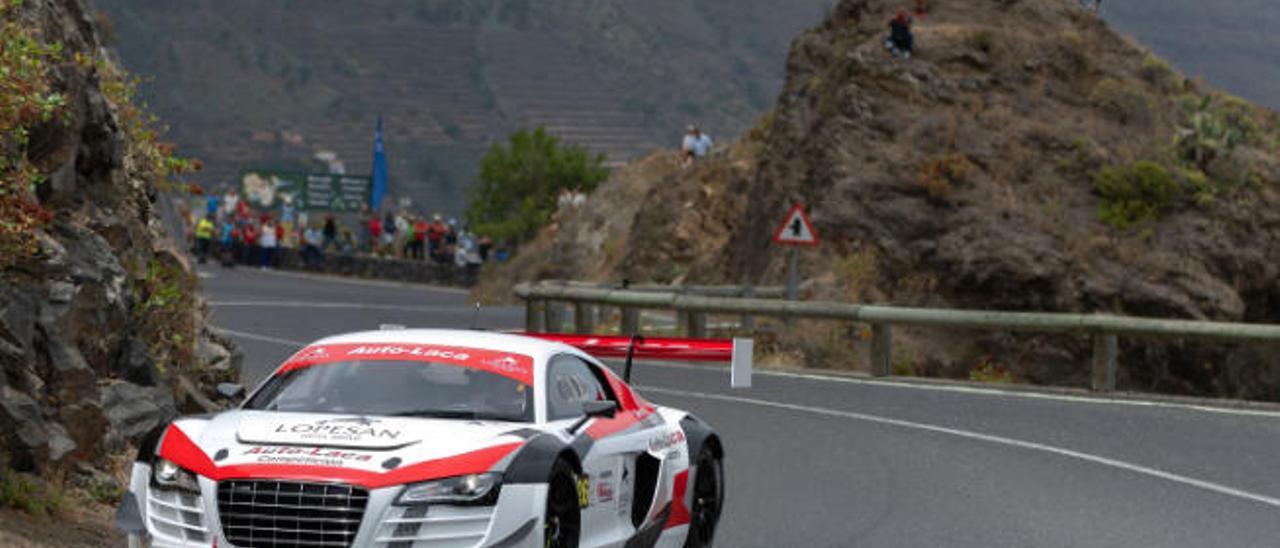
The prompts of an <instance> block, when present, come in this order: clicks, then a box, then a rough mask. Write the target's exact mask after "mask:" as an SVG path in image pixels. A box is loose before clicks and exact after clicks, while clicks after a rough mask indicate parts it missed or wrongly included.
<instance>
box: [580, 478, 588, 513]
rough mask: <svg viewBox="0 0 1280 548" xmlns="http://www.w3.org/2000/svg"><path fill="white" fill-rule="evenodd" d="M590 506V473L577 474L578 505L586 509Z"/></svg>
mask: <svg viewBox="0 0 1280 548" xmlns="http://www.w3.org/2000/svg"><path fill="white" fill-rule="evenodd" d="M588 506H591V475H590V474H583V475H581V476H578V507H579V508H582V509H586V508H587V507H588Z"/></svg>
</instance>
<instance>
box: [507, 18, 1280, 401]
mask: <svg viewBox="0 0 1280 548" xmlns="http://www.w3.org/2000/svg"><path fill="white" fill-rule="evenodd" d="M900 4H901V3H900V2H889V1H884V0H844V1H842V2H840V3H839V4H838V5H837V6H836V7H835V8H834V9H833V10H832V12H831V14H830V16H829V17H828V18H827V20H826V21H824V22H823V23H822V24H821V25H819V26H817V27H815V28H813V29H811V30H809V31H807V32H805V33H803V34H802V35H800V36H799V37H798V38H796V40H795V41H794V42H793V44H792V48H791V54H790V57H789V60H788V65H787V80H786V84H785V86H784V89H783V92H782V94H781V96H780V98H779V100H778V104H777V107H776V108H775V110H774V111H773V112H772V113H771V114H769V115H767V116H766V117H765V118H763V119H762V120H761V121H760V122H759V123H758V124H757V126H756V128H755V129H753V130H751V131H750V132H748V134H747V135H746V136H745V137H744V138H743V139H742V140H741V141H739V142H737V143H735V144H733V145H731V146H730V147H728V149H727V150H722V151H719V152H718V153H716V154H713V155H712V157H710V158H709V159H707V160H706V161H704V162H701V163H700V164H698V165H696V166H695V167H693V168H690V169H681V168H679V167H678V166H677V165H676V163H675V162H674V161H666V162H658V163H654V161H649V162H640V163H637V164H635V165H633V166H632V167H629V168H627V169H624V170H622V172H620V173H619V174H618V175H617V176H616V177H615V179H614V181H612V182H611V183H607V184H605V185H604V186H603V187H602V188H601V190H600V191H598V194H597V195H596V196H593V197H592V198H591V200H590V205H589V209H588V211H587V212H583V213H580V214H578V215H576V216H575V217H574V218H573V219H570V220H567V221H565V222H563V223H561V224H560V226H557V227H555V230H554V232H552V231H549V232H548V233H547V234H544V235H543V240H542V241H540V242H538V243H536V244H535V246H540V249H543V250H550V251H546V252H543V253H539V254H538V257H549V258H550V260H543V259H540V258H538V257H533V258H530V257H522V258H520V259H517V261H516V263H515V265H514V267H513V268H511V269H508V270H506V271H499V272H495V273H493V274H491V276H492V278H490V279H491V281H492V282H497V283H499V284H504V283H506V282H509V281H510V280H513V279H527V278H531V277H570V278H579V277H583V276H590V277H594V278H597V279H605V280H614V281H616V280H618V279H621V278H629V279H631V280H636V281H677V282H678V281H690V282H699V283H714V282H730V283H739V282H743V281H748V282H755V283H778V282H780V281H781V280H782V279H783V276H784V274H785V266H786V262H785V257H786V255H785V252H784V251H783V250H780V249H777V248H775V247H774V246H772V245H770V242H769V239H770V236H771V231H772V229H773V228H774V226H775V223H777V222H779V220H780V217H781V216H782V215H783V213H785V212H786V210H787V208H788V206H789V204H791V203H792V202H794V201H801V202H804V203H806V204H807V205H808V206H809V209H810V211H811V213H812V215H813V219H814V221H815V223H816V226H817V230H818V232H819V233H820V234H821V235H822V236H823V238H824V244H823V246H822V248H820V249H819V250H817V251H815V252H811V253H810V252H806V253H804V254H803V258H802V271H803V272H805V273H806V274H807V275H808V276H809V277H810V278H811V280H812V284H811V287H812V288H813V289H812V291H811V294H810V297H812V298H821V299H837V300H851V301H859V302H879V303H895V304H903V305H920V306H937V307H962V308H986V309H1005V310H1047V311H1064V312H1066V311H1070V312H1094V311H1106V312H1114V313H1122V314H1133V315H1143V316H1158V317H1178V318H1196V319H1216V320H1237V321H1271V322H1275V321H1280V308H1277V303H1280V299H1278V298H1277V297H1280V285H1278V284H1277V282H1276V277H1277V274H1280V271H1278V269H1280V267H1277V266H1276V264H1275V262H1274V261H1273V260H1272V259H1271V257H1274V256H1276V253H1277V252H1280V240H1277V238H1276V236H1277V233H1276V228H1277V227H1278V226H1280V213H1277V211H1278V210H1277V208H1276V205H1277V202H1278V201H1280V193H1278V192H1277V184H1280V163H1277V161H1276V158H1275V151H1276V150H1277V149H1276V146H1277V139H1276V135H1277V133H1276V128H1277V115H1276V114H1275V113H1274V112H1271V111H1268V110H1266V109H1263V108H1260V107H1257V106H1255V105H1252V104H1250V103H1247V102H1245V101H1243V100H1240V99H1238V98H1235V97H1231V96H1229V95H1226V94H1223V93H1220V92H1218V91H1215V90H1213V89H1211V88H1209V87H1207V86H1205V85H1204V84H1202V83H1199V82H1196V81H1193V80H1189V79H1187V78H1185V77H1184V76H1182V75H1181V74H1178V73H1177V72H1176V71H1174V70H1172V69H1170V67H1169V66H1168V65H1167V64H1165V63H1164V62H1163V61H1161V60H1160V59H1159V58H1158V57H1156V56H1154V55H1152V54H1151V53H1150V52H1149V51H1148V50H1146V49H1145V48H1143V47H1142V46H1141V45H1139V44H1137V43H1135V42H1133V41H1132V40H1130V39H1128V38H1126V37H1124V36H1121V35H1119V34H1117V33H1115V32H1113V31H1112V30H1111V29H1109V28H1108V27H1107V25H1106V24H1105V23H1104V22H1103V21H1102V20H1101V19H1099V18H1098V17H1097V16H1096V14H1094V13H1093V12H1090V11H1086V10H1083V9H1081V8H1080V6H1079V3H1078V2H1075V1H1073V0H1000V1H996V0H950V1H947V2H935V3H933V4H934V5H935V6H936V8H935V9H934V10H933V11H932V12H931V13H929V14H927V15H926V16H924V17H920V18H918V19H917V20H916V23H915V27H914V30H915V34H916V41H917V45H918V50H917V51H916V55H915V56H914V57H913V58H912V59H911V60H909V61H907V60H902V59H898V58H895V57H893V56H891V55H890V54H889V53H888V52H887V51H885V48H884V46H883V44H882V41H883V39H884V36H885V34H886V33H887V29H886V26H887V22H888V20H889V19H890V18H891V17H892V16H893V13H894V11H895V10H896V9H897V7H898V6H899V5H900ZM637 178H641V179H645V180H647V181H648V182H647V183H646V184H645V185H644V186H635V187H632V186H631V184H630V183H629V182H628V181H633V180H635V179H637ZM619 187H628V188H619ZM611 196H614V197H611ZM617 196H622V197H625V199H624V200H622V201H619V200H618V199H616V198H615V197H617ZM530 263H532V264H530ZM492 282H491V283H492ZM907 339H908V342H907V344H905V345H903V346H900V347H899V348H900V349H901V350H902V351H901V352H900V354H902V356H900V358H901V359H902V360H904V363H902V364H900V365H901V367H900V368H901V370H902V372H907V373H910V372H915V373H921V374H940V375H947V376H960V377H964V376H967V375H969V374H970V373H971V372H972V371H974V370H977V369H980V368H987V367H990V366H991V364H993V363H998V364H1000V365H1001V367H1007V368H1009V369H1010V370H1011V371H1012V372H1013V376H1014V378H1015V379H1017V380H1025V381H1031V382H1049V383H1059V384H1071V385H1084V384H1085V383H1086V380H1085V379H1086V368H1085V367H1084V366H1083V364H1084V363H1086V361H1087V356H1088V346H1087V341H1083V340H1073V339H1069V338H1048V337H1045V338H1041V337H1014V336H1010V335H1007V334H995V335H992V334H984V333H957V334H942V333H937V332H912V333H910V334H909V335H908V337H907ZM855 343H856V342H854V341H851V342H849V344H855ZM1122 348H1123V354H1122V362H1123V366H1124V367H1123V371H1124V373H1123V377H1122V379H1121V384H1122V386H1124V387H1126V388H1130V389H1137V390H1154V391H1168V392H1177V393H1200V394H1205V393H1209V394H1217V395H1225V396H1239V397H1258V398H1267V399H1280V374H1278V372H1280V367H1278V366H1280V364H1276V363H1274V362H1275V360H1274V358H1268V357H1267V356H1266V355H1265V353H1263V352H1261V351H1259V350H1257V349H1256V348H1248V347H1242V348H1236V347H1231V348H1226V347H1223V346H1202V345H1197V344H1191V343H1181V342H1180V343H1174V344H1167V343H1161V342H1158V341H1133V340H1128V341H1125V342H1124V343H1123V344H1122ZM844 366H848V365H847V364H845V365H844Z"/></svg>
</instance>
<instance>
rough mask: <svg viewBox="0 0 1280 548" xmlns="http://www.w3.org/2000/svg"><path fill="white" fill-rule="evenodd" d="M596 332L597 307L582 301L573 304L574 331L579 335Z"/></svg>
mask: <svg viewBox="0 0 1280 548" xmlns="http://www.w3.org/2000/svg"><path fill="white" fill-rule="evenodd" d="M595 330H596V311H595V307H594V306H591V305H590V304H588V303H584V302H582V301H578V302H575V303H573V331H574V332H575V333H578V334H579V335H590V334H592V333H594V332H595Z"/></svg>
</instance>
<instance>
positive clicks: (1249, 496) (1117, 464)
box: [221, 329, 1280, 508]
mask: <svg viewBox="0 0 1280 548" xmlns="http://www.w3.org/2000/svg"><path fill="white" fill-rule="evenodd" d="M221 331H222V332H223V333H226V334H228V335H231V336H233V337H243V338H246V339H250V340H257V341H264V342H270V343H276V344H281V345H285V346H295V347H303V346H306V343H303V342H301V341H295V340H291V339H282V338H277V337H268V336H264V335H255V334H253V333H245V332H243V331H233V330H230V329H223V330H221ZM822 380H827V379H825V378H824V379H822ZM849 380H852V379H849ZM637 388H639V389H641V390H644V391H647V392H656V393H659V394H667V395H671V396H683V397H689V398H701V399H707V400H716V401H725V402H732V403H741V404H747V405H757V406H761V407H772V408H774V409H785V410H788V411H796V412H801V413H811V414H815V415H823V416H828V417H837V418H846V419H852V420H858V421H863V422H871V423H876V424H884V425H888V426H897V427H900V428H910V429H915V430H923V431H926V432H934V433H938V434H946V435H950V436H956V437H960V438H966V439H971V440H977V441H984V442H987V443H994V444H998V445H1005V446H1009V447H1018V448H1021V449H1027V450H1031V451H1040V452H1042V453H1049V454H1052V455H1058V456H1060V457H1066V458H1071V459H1076V460H1081V461H1085V462H1090V463H1093V464H1098V465H1101V466H1107V467H1110V468H1115V469H1118V470H1124V471H1127V472H1132V473H1135V474H1139V475H1143V476H1148V477H1152V478H1156V479H1162V480H1165V481H1170V482H1173V483H1178V484H1181V485H1186V486H1189V487H1195V488H1197V489H1203V490H1205V491H1209V492H1213V493H1218V494H1221V495H1226V496H1229V497H1235V498H1239V499H1243V500H1247V501H1251V502H1257V503H1260V504H1265V505H1268V506H1272V507H1275V508H1280V499H1278V498H1275V497H1269V496H1266V495H1261V494H1258V493H1251V492H1249V491H1243V490H1240V489H1236V488H1234V487H1228V486H1226V485H1222V484H1219V483H1213V482H1210V481H1205V480H1199V479H1195V478H1191V477H1187V476H1183V475H1179V474H1174V473H1172V472H1166V471H1164V470H1159V469H1156V468H1151V467H1148V466H1142V465H1140V464H1133V463H1130V462H1125V461H1122V460H1116V459H1111V458H1107V457H1102V456H1098V455H1093V454H1089V453H1083V452H1080V451H1074V450H1071V449H1064V448H1061V447H1054V446H1052V445H1045V444H1042V443H1035V442H1029V441H1023V440H1017V439H1013V438H1006V437H1003V436H994V435H991V434H982V433H978V432H972V431H969V430H960V429H956V428H947V427H944V426H935V425H932V424H925V423H921V422H913V421H906V420H901V419H893V418H889V417H881V416H877V415H868V414H865V413H855V412H852V411H839V410H835V409H825V408H822V407H811V406H807V405H797V404H792V403H782V402H774V401H768V400H757V399H752V398H743V397H740V396H725V395H721V394H707V393H704V392H686V391H684V390H671V389H668V388H659V387H654V386H642V387H637Z"/></svg>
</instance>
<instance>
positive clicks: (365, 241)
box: [356, 202, 371, 251]
mask: <svg viewBox="0 0 1280 548" xmlns="http://www.w3.org/2000/svg"><path fill="white" fill-rule="evenodd" d="M359 219H360V224H358V225H356V226H358V227H359V232H360V242H359V245H360V247H359V250H360V251H369V249H370V247H371V246H370V245H369V228H368V227H369V219H370V216H369V204H367V203H364V202H361V203H360V217H359Z"/></svg>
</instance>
